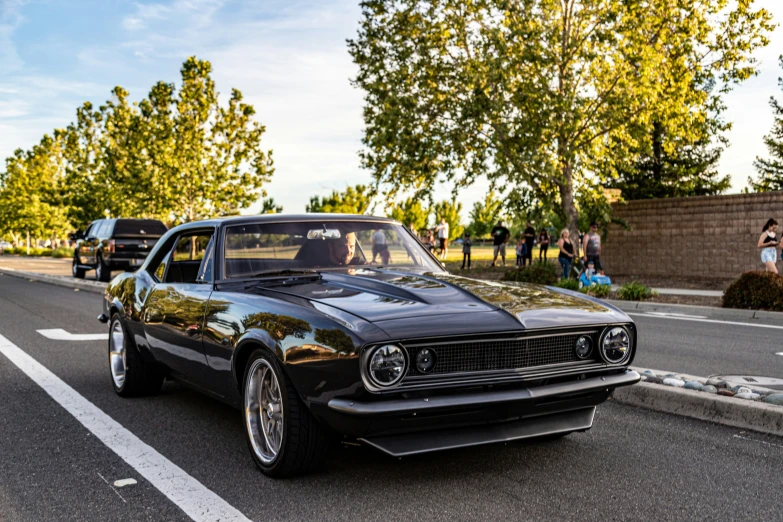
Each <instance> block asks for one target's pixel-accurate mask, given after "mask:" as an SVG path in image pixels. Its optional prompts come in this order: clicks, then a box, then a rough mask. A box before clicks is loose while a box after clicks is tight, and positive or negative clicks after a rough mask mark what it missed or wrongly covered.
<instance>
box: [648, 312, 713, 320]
mask: <svg viewBox="0 0 783 522" xmlns="http://www.w3.org/2000/svg"><path fill="white" fill-rule="evenodd" d="M645 313H646V314H648V315H659V316H661V317H687V318H689V319H706V318H707V316H706V315H688V314H677V313H674V312H645Z"/></svg>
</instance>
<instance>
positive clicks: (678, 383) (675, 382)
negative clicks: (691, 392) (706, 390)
mask: <svg viewBox="0 0 783 522" xmlns="http://www.w3.org/2000/svg"><path fill="white" fill-rule="evenodd" d="M663 383H664V384H665V385H666V386H674V387H675V388H682V387H683V386H685V381H683V380H682V379H675V378H673V377H667V378H666V379H664V380H663Z"/></svg>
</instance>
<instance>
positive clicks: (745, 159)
mask: <svg viewBox="0 0 783 522" xmlns="http://www.w3.org/2000/svg"><path fill="white" fill-rule="evenodd" d="M757 4H758V5H760V6H764V7H766V8H767V9H769V10H770V11H771V12H772V13H773V15H774V16H775V19H776V21H783V1H781V0H761V1H758V2H757ZM359 18H360V9H359V6H358V0H301V1H299V0H282V1H281V0H258V1H253V2H239V1H232V0H171V1H164V0H162V1H160V2H126V1H120V0H69V1H65V0H0V158H4V157H6V156H8V155H9V154H11V152H12V151H13V150H14V149H16V148H18V147H23V148H26V147H30V146H31V145H33V144H34V143H35V142H37V141H38V140H39V139H40V137H41V135H42V134H43V133H46V132H51V130H52V129H54V128H57V127H65V126H66V125H67V124H68V123H69V122H70V121H72V120H73V118H74V114H75V109H76V107H77V106H78V105H80V104H81V103H82V102H83V101H85V100H91V101H93V102H95V103H102V102H103V101H105V100H106V99H107V98H108V97H109V91H110V90H111V88H112V87H113V86H114V85H122V86H123V87H125V88H126V89H128V90H129V91H130V93H131V96H132V98H134V99H139V98H141V97H143V96H144V95H146V93H147V92H148V90H149V88H150V87H151V86H152V85H153V84H154V83H155V82H157V81H159V80H165V81H169V82H177V83H178V82H179V67H180V65H181V64H182V62H183V61H184V59H185V58H186V57H187V56H190V55H194V54H195V55H196V56H198V57H199V58H202V59H207V60H209V61H210V62H212V65H213V69H214V74H213V76H214V79H215V81H216V83H217V87H218V90H219V91H221V92H222V93H228V92H230V89H231V88H232V87H236V88H238V89H239V90H241V91H242V93H243V94H244V95H245V97H246V99H247V100H248V101H249V102H250V103H252V104H253V105H255V107H256V110H257V117H258V119H259V121H261V123H263V124H264V125H266V127H267V133H266V134H265V138H264V146H265V147H266V148H271V149H273V151H274V158H275V167H276V173H275V176H274V180H273V182H272V183H271V184H269V185H268V186H267V190H268V191H269V193H270V195H272V196H273V197H274V198H275V200H276V201H278V202H279V203H281V204H283V206H284V207H285V210H286V212H301V211H304V206H305V204H306V203H307V202H308V200H309V197H310V196H311V195H313V194H326V193H328V192H329V191H331V190H332V189H342V188H344V187H345V186H346V185H348V184H355V183H359V182H368V181H369V180H370V175H369V174H368V173H367V172H365V171H363V170H361V169H360V168H359V165H358V157H357V151H358V150H359V149H360V147H361V143H360V140H361V135H362V125H363V122H362V117H361V110H362V93H361V92H360V91H358V90H357V89H354V88H353V87H352V86H351V85H350V83H349V80H350V78H352V77H353V76H354V75H355V73H356V68H355V66H354V65H353V64H352V62H351V59H350V56H349V55H348V52H347V49H346V45H345V40H346V38H351V37H353V36H354V35H355V34H356V29H357V26H358V21H359ZM782 33H783V29H780V28H779V29H778V30H777V31H776V32H775V34H773V35H772V44H771V45H770V46H769V47H767V48H766V49H764V50H762V51H760V52H758V53H757V57H758V58H759V59H761V61H762V63H761V73H760V75H759V76H757V77H755V78H752V79H751V80H749V81H747V82H745V83H744V84H743V85H741V86H740V87H739V88H738V89H736V90H735V91H734V92H733V93H732V94H731V95H729V96H728V97H727V99H726V102H727V105H728V111H727V112H726V118H727V119H728V120H729V121H731V122H733V129H732V130H731V132H729V133H728V135H727V136H728V138H729V140H730V142H731V146H730V147H729V148H728V149H727V150H726V151H725V152H724V154H723V157H722V160H721V165H720V170H721V172H723V173H730V174H732V180H733V187H732V192H737V191H739V190H741V189H742V187H744V186H745V184H746V180H747V178H748V176H749V175H751V174H753V169H752V163H753V159H754V158H755V156H756V155H759V154H761V155H763V154H765V152H766V151H765V149H764V145H763V143H762V141H761V140H762V137H763V135H764V134H765V133H767V132H768V131H769V129H770V126H771V123H772V114H771V112H770V109H769V107H768V105H767V102H768V99H769V97H770V96H771V95H776V94H778V92H779V91H778V88H777V77H778V76H780V75H781V71H780V69H779V68H778V66H777V56H778V55H780V54H783V34H782ZM485 191H486V184H483V183H479V184H477V185H475V186H474V187H471V188H470V189H468V190H465V191H463V192H462V193H461V194H460V200H461V201H462V203H463V205H464V209H465V213H466V214H467V211H468V210H469V208H470V207H471V206H472V204H473V202H474V201H476V200H477V199H479V198H481V197H482V196H483V194H484V193H485ZM442 192H443V193H442V194H438V195H436V198H437V199H442V198H444V197H447V196H448V191H447V190H446V189H443V191H442Z"/></svg>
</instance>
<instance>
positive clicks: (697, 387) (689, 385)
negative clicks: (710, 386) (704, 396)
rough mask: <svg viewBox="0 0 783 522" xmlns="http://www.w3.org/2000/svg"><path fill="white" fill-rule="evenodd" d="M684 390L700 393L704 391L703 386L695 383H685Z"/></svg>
mask: <svg viewBox="0 0 783 522" xmlns="http://www.w3.org/2000/svg"><path fill="white" fill-rule="evenodd" d="M685 389H686V390H698V391H701V390H703V389H704V385H703V384H702V383H700V382H697V381H685Z"/></svg>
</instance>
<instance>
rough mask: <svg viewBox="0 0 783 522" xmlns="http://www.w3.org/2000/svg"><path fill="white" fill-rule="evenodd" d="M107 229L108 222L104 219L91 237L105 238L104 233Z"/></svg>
mask: <svg viewBox="0 0 783 522" xmlns="http://www.w3.org/2000/svg"><path fill="white" fill-rule="evenodd" d="M108 228H109V221H108V220H106V219H104V220H103V221H101V223H100V225H99V226H98V229H97V230H96V231H95V233H94V234H93V236H95V237H97V238H102V237H106V231H107V229H108Z"/></svg>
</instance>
